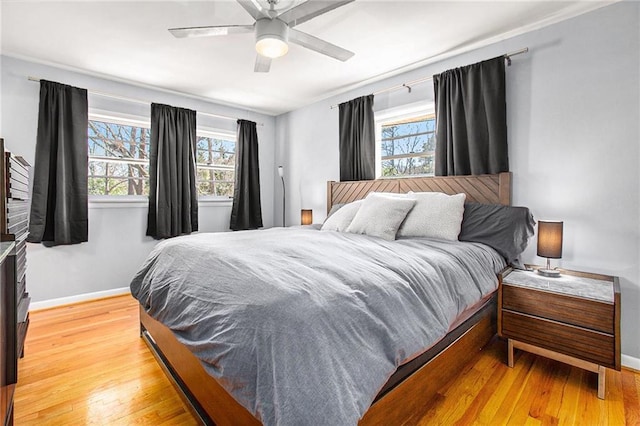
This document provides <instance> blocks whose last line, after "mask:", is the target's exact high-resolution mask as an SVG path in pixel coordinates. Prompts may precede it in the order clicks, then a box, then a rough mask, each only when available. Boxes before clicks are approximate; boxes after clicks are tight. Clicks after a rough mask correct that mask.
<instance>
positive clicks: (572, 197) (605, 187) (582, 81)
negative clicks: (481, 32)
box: [275, 2, 640, 368]
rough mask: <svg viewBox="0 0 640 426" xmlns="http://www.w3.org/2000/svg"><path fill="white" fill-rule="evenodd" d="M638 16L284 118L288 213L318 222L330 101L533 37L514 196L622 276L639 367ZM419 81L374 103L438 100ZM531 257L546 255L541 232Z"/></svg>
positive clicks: (596, 15)
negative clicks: (309, 212) (305, 211)
mask: <svg viewBox="0 0 640 426" xmlns="http://www.w3.org/2000/svg"><path fill="white" fill-rule="evenodd" d="M639 22H640V4H639V3H637V2H621V3H616V4H614V5H611V6H608V7H605V8H602V9H599V10H597V11H594V12H591V13H588V14H584V15H582V16H579V17H576V18H574V19H571V20H568V21H565V22H562V23H559V24H555V25H552V26H549V27H546V28H542V29H539V30H537V31H534V32H531V33H528V34H525V35H522V36H518V37H514V38H511V39H507V40H504V41H501V42H499V43H496V44H493V45H490V46H487V47H485V48H482V49H478V50H475V51H472V52H468V53H466V54H463V55H460V56H457V57H454V58H450V59H447V60H443V61H440V62H437V63H433V64H431V65H428V66H426V67H424V68H421V69H418V70H415V71H412V72H409V73H406V74H404V75H401V76H398V77H395V78H392V79H387V80H384V81H380V82H377V83H375V84H371V85H368V86H366V87H362V88H360V89H358V90H354V91H352V92H350V93H347V94H343V95H340V96H338V97H334V98H331V99H327V100H325V101H322V102H318V103H316V104H313V105H310V106H307V107H305V108H301V109H299V110H296V111H292V112H290V113H287V114H284V115H281V116H279V117H277V120H276V140H277V142H276V163H279V164H283V165H284V166H285V167H286V170H287V176H286V178H287V183H288V185H289V186H292V187H293V188H291V190H289V191H288V194H287V195H288V206H287V217H288V220H289V222H290V223H294V222H295V223H300V218H299V215H300V213H299V212H300V209H301V208H313V210H314V219H315V222H316V223H318V222H322V220H323V219H324V217H325V213H326V198H325V192H326V181H327V180H338V179H339V168H338V111H337V109H330V108H329V107H330V106H331V105H333V104H337V103H339V102H344V101H346V100H349V99H352V98H354V97H357V96H361V95H365V94H368V93H372V92H374V91H376V90H380V89H384V88H387V87H391V86H394V85H397V84H402V83H404V82H408V81H411V80H414V79H418V78H421V77H426V76H430V75H433V74H435V73H439V72H442V71H444V70H446V69H450V68H453V67H458V66H463V65H467V64H470V63H474V62H477V61H481V60H484V59H488V58H492V57H495V56H498V55H501V54H504V53H507V52H512V51H516V50H519V49H521V48H523V47H529V49H530V51H529V53H528V54H524V55H519V56H516V57H514V58H513V65H512V66H511V67H510V68H508V69H507V105H508V136H509V157H510V165H511V170H512V171H513V201H514V204H516V205H525V206H528V207H530V208H531V210H532V211H533V214H534V216H535V217H536V218H538V219H543V218H547V219H550V218H559V219H562V220H564V223H565V233H564V236H565V242H564V252H563V258H562V259H561V260H560V261H559V262H557V263H558V264H559V265H560V266H562V267H565V268H569V269H579V270H586V271H593V272H600V273H605V274H611V275H618V276H620V282H621V287H622V301H623V302H622V352H623V354H624V356H623V364H626V365H631V366H633V367H635V368H640V332H639V329H638V327H637V318H638V317H639V316H640V269H639V265H640V245H639V236H640V210H639V206H640V203H639V202H640V200H639V198H640V176H639V173H638V169H639V166H640V150H639V143H638V141H639V140H640V125H639V120H638V117H639V116H640V106H639V103H640V57H639V51H640V24H639ZM419 88H420V90H414V91H413V92H412V93H411V94H409V93H407V92H406V91H397V92H392V93H387V94H382V95H378V96H376V98H375V109H376V110H383V109H387V108H392V107H397V106H400V105H403V104H411V103H414V102H429V101H430V100H432V97H433V88H432V83H431V82H428V83H426V84H425V85H421V86H419ZM278 190H279V188H277V192H276V204H275V208H276V214H275V216H276V217H280V216H279V215H281V208H280V204H279V202H278V201H277V200H278V197H279V196H280V195H279V192H278ZM524 260H525V261H527V262H530V263H538V264H539V263H541V262H542V261H543V260H542V259H540V258H538V257H536V255H535V238H534V239H533V240H532V242H531V243H530V245H529V247H528V249H527V250H526V252H525V254H524Z"/></svg>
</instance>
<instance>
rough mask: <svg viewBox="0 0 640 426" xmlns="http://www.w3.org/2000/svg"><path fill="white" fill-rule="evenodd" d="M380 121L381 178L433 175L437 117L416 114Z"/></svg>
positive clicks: (378, 127) (378, 122)
mask: <svg viewBox="0 0 640 426" xmlns="http://www.w3.org/2000/svg"><path fill="white" fill-rule="evenodd" d="M377 118H378V120H376V121H377V123H376V127H377V129H378V131H377V133H378V141H379V144H378V145H379V147H378V148H379V150H380V156H379V159H380V161H379V164H380V173H379V176H381V177H397V176H425V175H427V176H429V175H433V174H434V152H435V123H436V121H435V115H434V114H432V113H431V114H426V113H424V112H422V113H420V114H416V113H415V112H414V113H410V114H403V115H395V116H392V117H388V118H379V117H377Z"/></svg>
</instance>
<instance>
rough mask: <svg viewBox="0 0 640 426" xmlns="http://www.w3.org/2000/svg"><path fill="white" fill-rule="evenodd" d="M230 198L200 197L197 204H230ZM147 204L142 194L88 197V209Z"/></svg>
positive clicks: (131, 206)
mask: <svg viewBox="0 0 640 426" xmlns="http://www.w3.org/2000/svg"><path fill="white" fill-rule="evenodd" d="M232 202H233V199H232V198H225V197H200V198H199V199H198V205H200V206H207V207H213V206H214V205H229V206H230V205H231V204H232ZM148 206H149V198H148V197H143V196H127V195H122V196H100V195H93V196H90V197H89V208H90V209H127V208H136V209H138V208H145V209H146V208H147V207H148Z"/></svg>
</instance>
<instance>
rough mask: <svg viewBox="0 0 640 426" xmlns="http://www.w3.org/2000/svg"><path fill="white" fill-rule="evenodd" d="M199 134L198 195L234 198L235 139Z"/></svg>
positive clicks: (229, 136) (197, 155)
mask: <svg viewBox="0 0 640 426" xmlns="http://www.w3.org/2000/svg"><path fill="white" fill-rule="evenodd" d="M199 133H200V134H199V135H198V144H197V153H196V161H197V163H198V178H197V182H198V195H215V196H218V197H233V184H234V182H235V164H236V141H235V137H234V136H231V135H226V136H225V135H216V134H215V133H209V132H199Z"/></svg>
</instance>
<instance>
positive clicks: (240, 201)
mask: <svg viewBox="0 0 640 426" xmlns="http://www.w3.org/2000/svg"><path fill="white" fill-rule="evenodd" d="M229 227H230V228H231V229H232V230H234V231H241V230H245V229H257V228H261V227H262V207H261V206H260V167H259V165H258V132H257V131H256V123H254V122H253V121H247V120H238V139H237V141H236V184H235V187H234V189H233V207H232V208H231V223H230V224H229Z"/></svg>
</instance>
